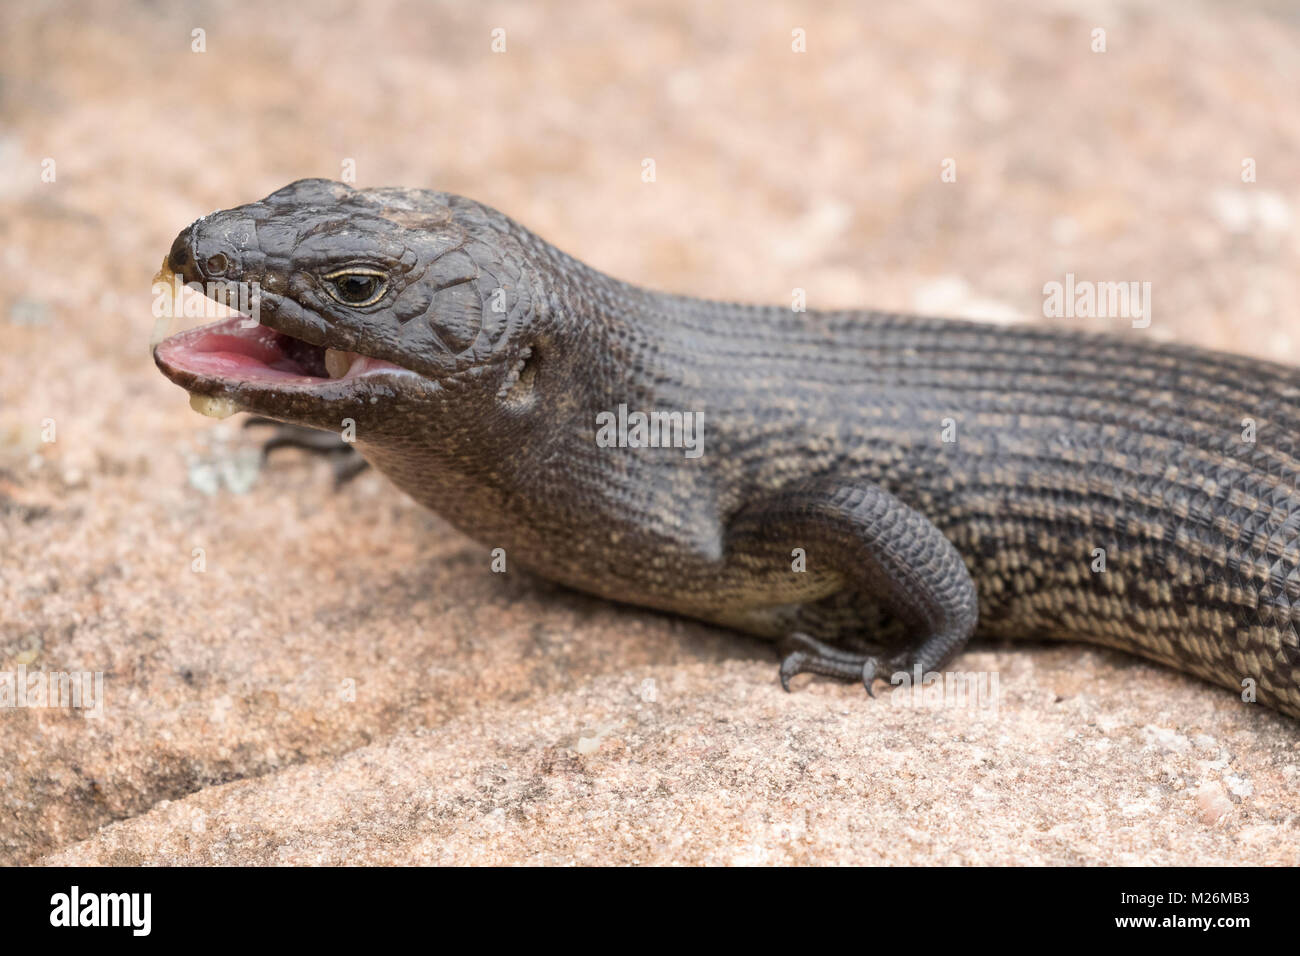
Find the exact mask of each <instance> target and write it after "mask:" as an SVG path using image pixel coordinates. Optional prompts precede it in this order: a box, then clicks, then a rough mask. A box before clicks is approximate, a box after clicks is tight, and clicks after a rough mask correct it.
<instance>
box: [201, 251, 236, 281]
mask: <svg viewBox="0 0 1300 956" xmlns="http://www.w3.org/2000/svg"><path fill="white" fill-rule="evenodd" d="M229 267H230V260H229V259H227V258H226V257H225V255H224V254H222V253H220V252H217V253H213V254H212V255H210V256H208V258H207V261H206V262H204V263H203V270H204V271H205V272H206V273H207V274H208V275H210V276H220V275H225V274H226V269H228V268H229Z"/></svg>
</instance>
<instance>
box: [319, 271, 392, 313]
mask: <svg viewBox="0 0 1300 956" xmlns="http://www.w3.org/2000/svg"><path fill="white" fill-rule="evenodd" d="M325 288H326V290H327V291H328V292H329V294H330V295H332V296H333V297H334V298H336V299H338V300H339V301H340V302H342V303H343V304H344V305H370V304H371V303H372V302H377V301H379V299H380V298H381V297H382V296H383V294H384V292H385V291H386V290H387V288H388V281H387V276H385V275H384V274H383V273H382V272H378V271H374V270H371V269H355V268H353V269H340V270H339V271H338V272H331V273H330V274H329V275H327V276H325Z"/></svg>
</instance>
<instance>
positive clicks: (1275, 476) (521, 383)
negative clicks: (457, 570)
mask: <svg viewBox="0 0 1300 956" xmlns="http://www.w3.org/2000/svg"><path fill="white" fill-rule="evenodd" d="M218 252H219V253H221V256H222V257H224V262H223V261H222V259H221V258H220V257H218V258H217V259H216V260H213V259H212V257H213V256H214V254H216V253H218ZM213 262H215V263H216V264H218V265H222V266H224V267H225V268H224V272H223V275H222V276H221V278H224V279H226V280H238V281H254V280H255V281H258V282H260V284H261V286H262V288H263V290H264V293H263V301H262V311H261V321H262V323H263V325H265V326H268V327H269V328H271V329H275V330H277V331H279V332H283V333H286V334H287V335H290V336H294V337H296V338H297V339H300V340H302V341H305V342H308V343H311V346H317V347H318V346H326V347H329V348H333V349H339V350H350V351H352V352H355V353H360V354H362V355H365V356H371V357H374V358H377V359H382V360H385V361H388V362H392V363H394V364H396V365H398V366H401V367H402V368H403V369H406V370H409V371H408V372H402V371H400V370H395V369H393V370H388V371H385V370H383V369H380V370H378V371H375V372H371V373H369V374H365V375H362V376H359V377H355V378H352V379H345V380H341V381H340V380H328V381H327V380H324V379H316V380H314V381H313V382H309V383H306V384H296V383H290V384H282V383H276V382H261V381H249V380H245V379H244V378H241V377H240V376H238V375H225V376H223V375H211V374H199V373H196V372H194V371H192V370H190V369H187V368H186V367H185V362H184V361H183V360H182V358H181V353H180V352H179V351H177V350H175V349H172V350H171V351H169V345H168V343H164V344H163V346H161V347H160V349H159V350H158V363H159V366H160V368H162V370H163V372H164V373H165V374H167V375H168V376H169V377H170V378H172V379H173V380H174V381H176V382H177V383H178V384H180V385H182V386H183V387H185V388H186V389H188V390H189V391H191V392H192V393H194V394H197V395H203V396H214V397H222V398H229V399H231V400H233V401H234V402H235V403H236V405H237V406H238V407H239V408H241V409H243V410H248V411H252V412H256V413H258V414H261V415H265V416H268V417H271V418H274V419H277V420H279V421H283V422H289V423H295V424H299V425H308V426H311V427H314V428H321V429H326V430H330V431H335V432H338V431H339V430H340V428H341V427H342V422H343V419H345V418H351V419H353V420H355V422H356V439H357V441H356V446H357V448H358V450H359V451H360V452H361V454H362V455H363V456H364V457H365V458H366V459H367V460H368V461H369V462H370V463H371V464H373V465H374V466H375V467H377V468H378V469H379V470H380V471H382V472H383V473H384V474H386V475H387V476H388V477H389V478H391V479H392V480H393V482H394V483H395V484H397V485H398V487H400V488H401V489H402V490H404V491H405V492H406V493H407V494H409V495H410V496H411V497H412V498H414V499H415V500H417V501H419V502H420V503H421V504H424V505H426V506H427V507H429V508H431V509H433V510H434V511H436V512H437V513H438V514H440V515H442V516H443V517H444V518H446V519H447V520H448V521H450V522H452V523H453V524H454V525H456V526H457V527H458V528H460V529H461V530H463V531H464V532H466V533H467V534H469V535H471V536H473V537H474V538H476V539H478V540H480V541H482V542H483V543H485V544H487V545H488V546H490V547H494V548H495V547H501V548H504V549H506V552H507V554H508V556H509V559H510V560H512V561H516V562H519V563H520V564H522V565H524V566H526V567H528V568H531V569H532V570H534V571H536V572H537V573H539V574H541V575H543V576H545V577H548V578H551V579H554V580H557V581H560V582H563V583H564V584H567V585H570V586H572V587H575V588H579V589H581V590H584V591H588V592H591V593H594V594H598V595H602V596H604V597H607V598H611V599H613V600H617V601H624V602H628V603H631V604H639V605H646V606H651V607H656V608H661V609H665V610H669V611H674V612H678V613H681V614H685V615H689V616H692V617H697V618H701V619H704V620H709V621H714V622H718V623H722V624H725V625H728V626H731V627H735V628H738V629H741V630H744V631H747V632H750V633H753V634H757V635H760V636H763V637H767V638H773V639H778V640H783V641H784V644H783V648H784V651H785V663H784V665H783V670H782V678H783V680H785V679H788V678H789V677H790V676H791V675H792V674H794V673H797V672H798V671H800V670H811V671H816V672H818V673H823V674H829V675H832V676H837V677H861V678H863V679H864V680H865V681H866V682H867V684H868V686H870V683H871V680H872V678H874V677H876V676H887V675H888V673H889V672H890V669H891V668H897V667H910V666H912V665H913V664H920V665H922V667H923V668H925V669H929V668H934V667H939V666H942V665H943V664H944V663H945V662H946V661H947V660H948V659H950V658H951V657H952V655H953V654H955V653H956V652H957V651H959V650H960V648H961V647H962V646H963V645H964V644H965V642H966V640H967V638H968V637H969V636H970V635H971V633H972V631H976V630H977V633H979V634H982V635H987V636H991V637H1000V638H1060V639H1068V640H1082V641H1090V642H1093V643H1097V644H1104V645H1107V646H1110V647H1115V648H1120V649H1123V650H1126V651H1130V652H1132V653H1135V654H1140V655H1142V656H1143V657H1147V658H1150V659H1152V660H1156V661H1160V662H1162V663H1165V664H1168V665H1170V666H1173V667H1176V668H1179V669H1181V670H1184V671H1187V672H1189V673H1192V674H1196V675H1199V676H1201V677H1203V678H1205V679H1207V680H1210V681H1213V682H1215V683H1218V684H1221V685H1223V686H1226V687H1229V688H1232V689H1234V690H1236V691H1239V692H1240V691H1241V690H1242V688H1243V681H1245V682H1248V684H1247V686H1252V685H1251V684H1250V683H1249V682H1253V686H1254V688H1255V690H1256V693H1257V696H1258V700H1259V701H1260V702H1263V703H1266V704H1269V705H1271V706H1273V707H1275V708H1277V709H1278V710H1281V711H1283V712H1285V713H1287V714H1290V715H1292V716H1300V637H1298V635H1297V621H1300V610H1295V611H1293V610H1292V608H1293V605H1298V606H1300V489H1298V488H1297V477H1298V476H1300V371H1297V370H1295V369H1291V368H1287V367H1283V366H1280V365H1275V364H1272V363H1268V362H1260V361H1255V360H1251V359H1247V358H1243V357H1238V356H1232V355H1225V354H1219V353H1214V352H1208V351H1203V350H1199V349H1194V348H1187V347H1180V346H1173V345H1163V344H1158V343H1151V342H1144V341H1133V340H1131V339H1121V338H1109V337H1103V336H1098V335H1091V334H1081V333H1075V332H1066V331H1058V330H1049V329H1039V328H1003V327H989V326H984V325H979V324H974V323H966V322H954V321H943V320H937V319H927V318H917V317H913V316H903V315H890V314H882V313H878V312H858V311H854V312H820V313H819V312H807V313H794V312H792V311H791V310H790V309H788V308H776V307H772V308H767V307H755V306H747V305H738V304H730V303H721V302H709V301H703V300H699V299H693V298H687V297H684V296H676V295H668V294H663V293H658V292H652V291H647V290H645V289H641V288H638V287H636V286H632V285H629V284H626V283H623V282H620V281H617V280H614V279H612V278H609V277H608V276H605V275H603V274H601V273H600V272H597V271H596V270H594V269H592V268H590V267H588V266H586V265H583V264H582V263H580V262H578V261H576V260H574V259H572V258H571V257H569V256H567V255H565V254H564V253H562V252H560V251H558V250H557V249H555V248H554V247H552V246H551V245H549V244H548V243H546V242H545V241H543V240H542V239H540V238H538V237H537V236H535V235H534V234H532V233H531V232H529V231H527V230H526V229H524V228H523V227H521V226H519V225H518V224H516V223H514V222H513V221H511V220H510V219H508V218H507V217H505V216H503V215H502V214H500V213H498V212H496V211H494V210H492V209H489V208H487V207H485V206H482V205H479V204H477V203H474V202H472V201H470V200H466V199H462V198H460V197H456V196H451V195H447V194H444V193H436V192H428V191H420V190H400V189H399V190H365V191H361V190H352V189H350V188H348V187H346V186H343V185H340V184H337V183H329V182H325V181H321V180H306V181H302V182H299V183H294V184H293V185H291V186H288V187H286V188H284V189H282V190H280V191H279V192H277V193H275V194H273V195H272V196H270V197H268V198H267V199H266V200H263V201H262V202H260V203H254V204H251V205H248V206H241V207H238V208H235V209H232V210H228V211H226V212H222V213H217V214H214V215H213V216H210V217H205V218H204V219H202V220H199V222H197V223H195V224H194V226H192V227H191V228H190V229H187V230H186V231H185V232H184V233H182V234H181V236H180V237H178V239H177V242H176V244H175V245H174V246H173V249H172V253H171V255H170V257H169V264H170V266H171V268H173V269H174V270H175V271H176V272H178V273H180V274H181V275H183V276H184V277H185V278H186V279H187V280H191V281H204V280H207V279H213V278H216V277H214V276H212V275H209V274H207V272H206V271H205V268H206V264H208V263H213ZM353 267H364V268H366V269H368V270H369V271H371V272H375V273H378V274H380V275H381V276H382V279H381V280H377V281H382V282H383V283H384V285H383V286H382V295H381V296H380V297H379V298H378V299H377V300H376V301H375V302H374V303H372V304H368V305H365V306H361V307H351V306H348V305H346V304H345V303H344V302H341V301H338V300H337V298H335V297H334V296H333V295H332V294H331V292H330V289H331V288H334V287H333V286H331V285H330V283H331V282H333V281H336V280H331V279H326V278H324V277H325V276H327V275H333V274H335V273H337V272H338V270H339V269H341V268H342V269H347V268H353ZM208 271H210V270H208ZM357 281H360V282H362V283H363V285H364V282H365V281H368V280H357ZM336 291H337V290H336ZM494 305H497V306H498V307H499V308H501V309H504V311H494V309H493V306H494ZM180 338H182V339H183V337H180ZM176 341H177V340H176V339H173V340H169V342H172V343H174V342H176ZM184 341H190V340H184ZM288 345H289V346H292V347H294V348H296V347H298V346H299V345H301V343H292V342H288ZM304 348H306V349H308V350H310V348H311V347H310V346H304ZM317 351H319V350H317ZM410 373H415V374H410ZM620 404H626V405H627V406H628V408H630V409H633V410H642V411H653V410H662V411H680V412H688V413H689V412H701V413H703V416H704V417H703V421H704V446H703V448H704V451H703V454H702V455H701V456H700V457H698V458H687V457H685V456H684V454H683V451H682V449H680V448H607V447H600V446H599V445H598V444H597V442H596V440H595V435H596V429H597V426H596V416H597V414H598V413H600V412H611V411H615V410H616V409H617V408H618V406H619V405H620ZM1245 418H1251V419H1253V420H1254V421H1255V423H1256V426H1255V427H1256V440H1255V441H1254V442H1249V441H1244V440H1243V424H1242V420H1243V419H1245ZM945 420H950V422H946V421H945ZM945 425H947V426H948V431H949V432H950V433H951V432H952V431H953V430H954V429H955V438H956V440H955V441H944V440H943V433H944V430H945ZM949 437H951V436H949ZM795 549H803V550H804V552H806V555H807V570H806V571H803V572H799V571H795V570H793V569H792V562H793V560H794V559H793V557H792V552H794V551H795ZM1098 549H1102V550H1103V551H1104V560H1105V570H1104V571H1095V570H1094V562H1095V561H1096V560H1097V555H1098V554H1099V553H1100V552H1099V551H1098ZM977 605H978V614H977ZM977 616H978V628H977V629H976V620H977Z"/></svg>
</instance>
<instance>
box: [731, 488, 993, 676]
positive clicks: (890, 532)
mask: <svg viewBox="0 0 1300 956" xmlns="http://www.w3.org/2000/svg"><path fill="white" fill-rule="evenodd" d="M727 544H728V550H729V551H730V552H731V553H732V555H733V556H735V557H736V558H737V559H738V560H742V561H744V562H745V563H747V564H750V565H751V566H753V565H756V564H757V563H760V562H761V563H766V562H770V561H776V560H781V561H786V560H788V558H787V557H786V556H787V555H788V554H789V553H790V551H791V550H792V549H793V548H803V549H804V551H805V552H806V554H807V561H808V563H809V566H810V568H811V567H813V566H816V567H817V568H818V569H819V570H828V569H829V570H833V571H834V572H835V573H836V574H837V575H838V576H839V577H840V579H841V580H842V581H843V586H844V587H845V588H852V589H857V590H860V591H861V592H863V593H864V594H866V595H869V596H870V597H872V598H873V599H875V600H878V601H880V603H881V604H882V606H884V607H885V608H887V609H888V610H889V611H891V612H892V613H893V614H895V615H897V617H898V618H899V620H900V621H901V622H902V623H903V625H904V627H905V629H906V632H907V635H908V637H907V646H906V648H905V649H904V650H903V651H902V652H901V653H898V654H895V655H893V656H890V657H888V658H886V659H882V657H881V656H879V655H876V654H865V653H859V652H855V651H850V650H845V649H841V648H836V647H832V646H830V645H827V644H824V643H822V642H820V641H817V640H814V639H813V638H811V637H808V636H807V635H804V634H798V633H796V634H791V635H789V636H788V637H787V638H786V640H785V641H784V642H782V645H781V650H782V654H783V659H782V662H781V669H780V672H779V673H780V678H781V684H782V686H783V687H785V689H786V690H789V689H790V678H791V677H793V676H794V675H796V674H799V673H803V672H805V671H810V672H813V673H817V674H822V675H825V676H828V677H836V678H840V679H850V680H852V679H859V678H860V679H861V680H862V682H863V684H864V685H865V686H866V688H867V692H868V693H870V692H871V685H872V682H873V681H874V680H875V679H876V678H877V677H878V676H887V675H888V674H891V673H894V672H896V671H898V670H910V669H912V668H913V667H916V666H920V668H921V670H922V671H930V670H934V669H936V668H938V667H940V666H941V665H943V664H944V663H946V662H947V661H948V660H949V659H950V658H952V657H953V656H954V655H955V654H956V653H957V652H958V651H960V650H961V649H962V648H963V647H964V646H965V645H966V642H967V641H968V640H969V639H970V636H971V633H972V632H973V631H974V630H975V623H976V620H977V618H978V613H979V611H978V601H977V596H976V591H975V582H974V581H973V580H972V579H971V576H970V572H969V571H968V570H967V569H966V565H965V563H964V562H963V561H962V558H961V555H960V554H958V553H957V550H956V548H954V547H953V546H952V543H951V542H950V541H949V540H948V539H947V538H946V537H944V535H943V532H941V531H940V530H939V529H938V528H937V527H935V525H934V524H932V523H931V522H930V520H929V519H927V518H926V517H925V516H924V515H922V514H920V513H919V512H917V511H915V510H914V509H912V508H910V507H908V506H907V505H905V504H904V503H903V502H901V501H899V500H898V499H897V498H895V497H894V496H893V495H892V494H890V493H889V492H887V491H885V490H884V489H883V488H880V487H878V486H876V485H873V484H870V483H865V482H852V483H849V482H843V481H839V480H835V479H830V478H823V479H818V480H814V481H812V482H806V483H803V484H800V485H797V486H794V487H791V488H787V489H784V490H783V491H781V492H780V493H779V494H777V495H776V496H774V497H772V498H770V499H765V500H763V501H762V502H760V503H756V504H754V505H751V506H748V507H746V508H744V509H742V510H741V511H740V512H739V513H738V514H737V515H736V516H735V517H734V518H733V519H732V521H731V523H730V525H729V527H728V533H727ZM768 566H769V568H770V566H771V565H770V564H769V565H768ZM792 573H793V572H792Z"/></svg>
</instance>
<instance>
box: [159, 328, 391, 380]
mask: <svg viewBox="0 0 1300 956" xmlns="http://www.w3.org/2000/svg"><path fill="white" fill-rule="evenodd" d="M155 354H156V356H157V358H158V361H159V362H160V363H164V364H165V365H166V366H167V368H169V369H175V370H176V371H179V372H188V373H189V374H190V375H194V376H199V377H200V378H209V379H221V380H223V381H226V382H230V383H236V382H237V383H239V384H246V385H252V384H273V385H277V386H281V387H283V386H292V385H296V386H307V387H310V386H316V385H324V384H328V383H330V382H337V381H340V380H345V379H352V378H357V377H359V376H361V375H365V374H366V373H368V372H374V371H379V370H389V371H401V370H402V369H401V367H400V366H398V365H394V364H393V363H392V362H385V361H383V360H382V359H376V358H370V357H368V356H365V355H359V354H357V353H356V352H341V351H338V350H337V349H331V348H326V347H324V346H322V345H312V344H311V343H310V342H304V341H303V340H302V339H296V338H294V337H293V336H291V335H287V334H286V333H284V332H277V331H276V330H275V329H270V328H267V327H266V326H264V325H259V324H257V323H256V322H254V321H253V320H251V319H249V318H248V317H247V316H243V315H235V316H231V317H230V318H227V319H221V320H219V321H217V322H213V323H212V324H210V325H204V326H200V327H199V328H197V329H190V330H189V331H187V332H181V333H178V334H177V335H173V336H170V337H168V338H166V339H164V340H163V341H162V342H160V343H159V344H158V348H157V350H156V353H155ZM166 370H167V369H164V371H166Z"/></svg>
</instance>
